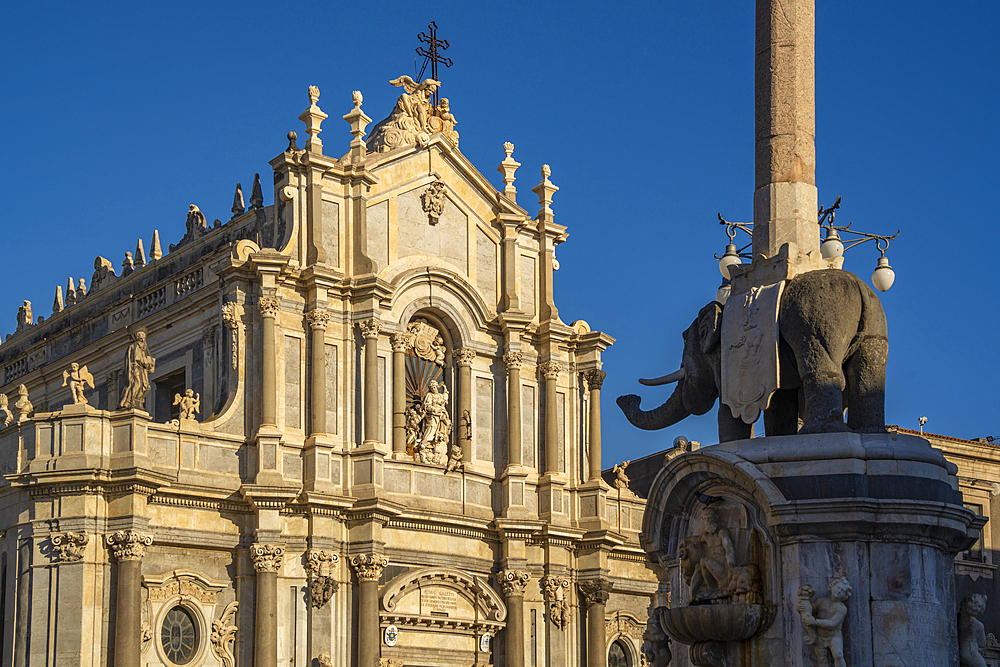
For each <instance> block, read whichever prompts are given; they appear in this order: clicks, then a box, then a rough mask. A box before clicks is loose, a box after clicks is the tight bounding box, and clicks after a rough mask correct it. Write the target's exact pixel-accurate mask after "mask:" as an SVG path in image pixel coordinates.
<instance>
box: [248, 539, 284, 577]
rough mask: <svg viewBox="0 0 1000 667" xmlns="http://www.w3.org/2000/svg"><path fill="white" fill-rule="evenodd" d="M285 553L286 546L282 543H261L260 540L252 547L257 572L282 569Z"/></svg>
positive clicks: (252, 557) (251, 551) (254, 567)
mask: <svg viewBox="0 0 1000 667" xmlns="http://www.w3.org/2000/svg"><path fill="white" fill-rule="evenodd" d="M284 555H285V547H283V546H281V545H280V544H261V543H259V542H258V543H255V544H254V545H253V546H251V547H250V558H251V560H253V569H255V570H256V571H257V572H277V571H278V570H280V569H281V561H282V559H283V558H284Z"/></svg>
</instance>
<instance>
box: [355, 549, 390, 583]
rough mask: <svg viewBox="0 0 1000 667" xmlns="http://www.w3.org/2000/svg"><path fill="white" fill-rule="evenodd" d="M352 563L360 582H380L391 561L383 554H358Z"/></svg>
mask: <svg viewBox="0 0 1000 667" xmlns="http://www.w3.org/2000/svg"><path fill="white" fill-rule="evenodd" d="M350 562H351V567H353V568H354V571H355V572H356V573H357V575H358V579H359V580H360V581H378V579H379V577H381V576H382V570H384V569H385V566H386V565H388V564H389V559H387V558H386V557H385V556H383V555H381V554H358V555H357V556H353V557H351V561H350Z"/></svg>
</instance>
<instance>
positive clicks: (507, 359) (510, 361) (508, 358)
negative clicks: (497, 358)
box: [503, 350, 524, 371]
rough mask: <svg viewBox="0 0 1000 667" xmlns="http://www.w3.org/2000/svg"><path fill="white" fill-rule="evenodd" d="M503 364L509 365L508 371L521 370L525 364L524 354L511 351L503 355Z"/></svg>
mask: <svg viewBox="0 0 1000 667" xmlns="http://www.w3.org/2000/svg"><path fill="white" fill-rule="evenodd" d="M503 362H504V363H505V364H507V370H508V371H509V370H513V369H515V368H520V367H521V364H522V363H524V353H523V352H519V351H517V350H511V351H509V352H507V353H506V354H504V355H503Z"/></svg>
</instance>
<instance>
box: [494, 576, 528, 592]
mask: <svg viewBox="0 0 1000 667" xmlns="http://www.w3.org/2000/svg"><path fill="white" fill-rule="evenodd" d="M497 576H498V578H499V579H500V585H501V586H502V587H503V594H504V595H505V596H507V597H510V596H511V595H524V589H525V588H526V587H527V586H528V581H529V580H530V579H531V575H530V574H528V573H527V572H525V571H523V570H501V571H500V574H499V575H497Z"/></svg>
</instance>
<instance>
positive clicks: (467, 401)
mask: <svg viewBox="0 0 1000 667" xmlns="http://www.w3.org/2000/svg"><path fill="white" fill-rule="evenodd" d="M475 360H476V351H475V350H473V349H472V348H469V347H463V348H462V349H460V350H457V351H456V352H455V363H456V364H457V365H458V444H459V445H461V446H462V461H464V462H466V463H468V462H470V461H472V362H473V361H475Z"/></svg>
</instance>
